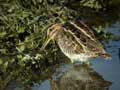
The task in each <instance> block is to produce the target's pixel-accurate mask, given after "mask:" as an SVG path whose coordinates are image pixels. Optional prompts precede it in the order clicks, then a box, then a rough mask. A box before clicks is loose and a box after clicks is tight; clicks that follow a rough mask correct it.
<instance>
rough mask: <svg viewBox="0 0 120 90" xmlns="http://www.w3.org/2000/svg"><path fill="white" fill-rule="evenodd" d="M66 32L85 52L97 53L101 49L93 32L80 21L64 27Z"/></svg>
mask: <svg viewBox="0 0 120 90" xmlns="http://www.w3.org/2000/svg"><path fill="white" fill-rule="evenodd" d="M66 32H68V33H70V34H71V36H73V37H74V38H75V40H76V41H77V42H78V43H79V44H80V45H81V46H82V47H83V48H84V49H86V51H87V50H89V51H97V50H98V51H99V50H101V49H103V47H102V45H101V43H100V42H99V41H98V40H97V39H96V37H95V35H94V33H93V31H92V30H91V29H90V28H89V27H88V26H87V25H86V24H84V23H83V22H81V21H76V22H75V23H74V22H70V23H69V24H68V25H66Z"/></svg>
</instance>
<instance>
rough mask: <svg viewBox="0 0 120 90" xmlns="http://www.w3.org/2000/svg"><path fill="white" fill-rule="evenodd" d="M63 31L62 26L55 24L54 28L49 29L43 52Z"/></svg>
mask: <svg viewBox="0 0 120 90" xmlns="http://www.w3.org/2000/svg"><path fill="white" fill-rule="evenodd" d="M61 29H62V25H61V24H53V25H52V26H50V28H48V32H47V39H46V41H45V42H44V44H43V46H42V47H41V50H43V49H44V48H45V47H46V46H47V44H48V43H49V42H50V40H53V39H54V38H55V37H56V35H57V34H58V32H59V30H61Z"/></svg>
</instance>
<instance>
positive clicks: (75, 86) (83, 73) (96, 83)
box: [50, 65, 111, 90]
mask: <svg viewBox="0 0 120 90" xmlns="http://www.w3.org/2000/svg"><path fill="white" fill-rule="evenodd" d="M65 67H67V69H66V70H63V67H62V69H61V68H60V69H59V70H57V71H56V73H54V74H53V77H52V79H50V84H51V90H108V89H109V86H110V85H111V82H109V81H106V80H104V78H103V77H102V76H101V75H99V74H98V73H97V72H95V71H94V70H93V69H92V68H90V67H89V66H86V65H79V66H75V67H74V68H72V69H70V66H68V65H65ZM65 67H64V68H65ZM68 68H69V70H68Z"/></svg>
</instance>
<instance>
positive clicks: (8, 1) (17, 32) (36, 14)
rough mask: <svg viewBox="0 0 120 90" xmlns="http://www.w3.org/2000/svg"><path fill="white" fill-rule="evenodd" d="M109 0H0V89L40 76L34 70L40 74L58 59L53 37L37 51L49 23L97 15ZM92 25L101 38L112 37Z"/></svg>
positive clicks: (30, 81)
mask: <svg viewBox="0 0 120 90" xmlns="http://www.w3.org/2000/svg"><path fill="white" fill-rule="evenodd" d="M110 4H111V3H110V1H109V0H105V1H104V0H80V1H77V0H0V84H1V85H0V90H2V89H5V88H6V87H7V85H9V82H11V81H14V80H18V81H19V82H22V83H23V84H28V83H29V84H30V83H32V82H33V81H34V79H35V80H39V79H38V78H40V77H37V76H34V72H33V71H35V70H36V71H37V72H38V73H39V74H40V75H42V74H43V73H44V72H47V71H48V69H49V68H46V67H50V66H51V65H55V64H57V63H59V62H60V61H58V60H57V59H58V58H57V57H58V55H57V54H58V48H57V47H56V45H55V42H54V41H53V42H51V43H50V44H49V45H48V47H47V48H46V50H44V51H42V52H41V51H40V47H41V46H42V44H43V42H44V40H45V38H46V32H47V28H48V27H49V25H51V24H53V23H55V22H60V23H64V22H66V21H69V20H75V19H76V18H77V17H80V16H81V17H82V16H83V18H85V17H86V16H89V15H90V14H95V15H96V14H98V13H101V12H102V11H104V10H106V9H107V6H109V5H110ZM83 10H85V12H84V11H83ZM80 11H82V12H83V13H81V12H80ZM86 12H88V14H87V15H86ZM89 12H90V14H89ZM92 25H93V26H94V27H96V30H97V32H98V33H97V35H98V36H100V37H98V38H99V39H100V40H103V39H106V40H109V39H111V38H112V35H111V34H110V33H104V32H103V31H101V29H102V28H98V27H100V25H96V24H95V23H92ZM100 33H103V34H102V35H103V36H101V34H100ZM40 75H39V76H40ZM44 76H45V75H44ZM33 77H34V78H33Z"/></svg>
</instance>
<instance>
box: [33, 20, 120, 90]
mask: <svg viewBox="0 0 120 90" xmlns="http://www.w3.org/2000/svg"><path fill="white" fill-rule="evenodd" d="M104 29H105V30H106V31H109V32H111V33H113V34H114V35H117V36H120V23H119V22H116V23H115V24H112V25H111V27H105V28H104ZM106 49H107V52H109V53H110V54H111V56H112V59H111V60H103V59H101V58H96V59H95V60H93V61H92V62H91V63H92V64H91V66H89V67H88V66H84V65H79V66H72V65H70V64H61V65H60V66H59V67H58V68H56V69H55V72H54V73H53V74H52V75H51V78H48V79H46V80H44V81H43V82H42V83H41V84H39V83H37V84H34V86H33V87H32V89H33V90H119V89H120V40H119V41H115V40H114V41H110V42H109V44H107V46H106Z"/></svg>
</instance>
